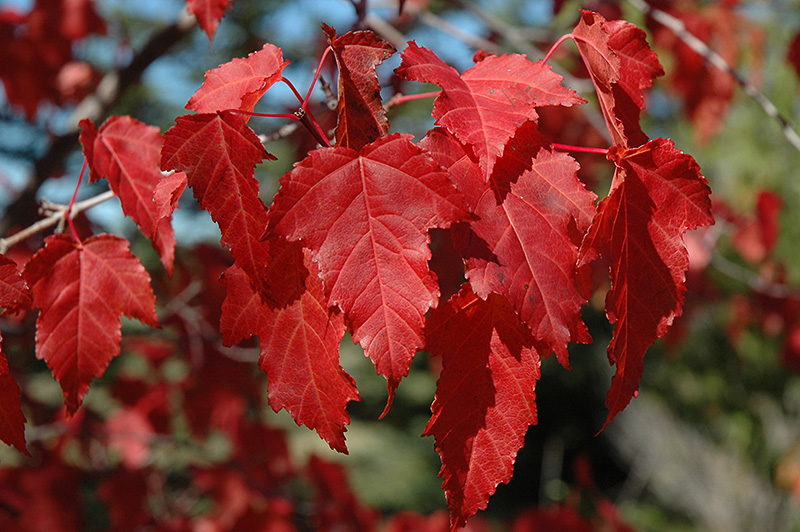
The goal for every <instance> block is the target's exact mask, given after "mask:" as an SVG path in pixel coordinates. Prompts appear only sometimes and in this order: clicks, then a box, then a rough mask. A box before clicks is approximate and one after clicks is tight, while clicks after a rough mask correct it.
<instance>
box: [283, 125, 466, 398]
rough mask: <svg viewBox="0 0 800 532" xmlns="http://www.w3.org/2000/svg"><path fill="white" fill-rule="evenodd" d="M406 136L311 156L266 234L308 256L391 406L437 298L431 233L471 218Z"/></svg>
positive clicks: (289, 179)
mask: <svg viewBox="0 0 800 532" xmlns="http://www.w3.org/2000/svg"><path fill="white" fill-rule="evenodd" d="M410 137H411V136H410V135H401V134H394V135H389V136H387V137H382V138H380V139H378V140H377V141H375V142H373V143H372V144H368V145H366V146H364V148H362V149H361V151H360V152H359V151H355V150H352V149H350V148H344V147H336V148H321V149H318V150H315V151H313V152H311V154H309V156H308V157H307V158H306V159H305V160H304V161H302V162H300V163H299V164H297V165H296V166H295V168H294V169H293V170H292V171H291V172H289V173H287V174H286V175H285V176H283V178H281V188H280V190H279V191H278V193H277V194H276V196H275V201H274V203H273V205H272V207H271V209H270V225H269V229H270V231H274V232H276V233H278V234H281V235H283V236H285V237H286V238H288V239H289V240H299V239H302V240H303V242H304V244H305V245H307V246H308V247H309V248H310V249H311V250H312V252H313V258H314V261H315V262H317V263H318V264H319V270H320V276H321V277H322V280H323V283H324V286H325V292H326V294H327V295H328V305H331V306H333V305H336V306H338V307H339V308H340V309H342V310H343V311H344V313H345V318H346V320H347V323H348V325H349V327H350V329H351V331H352V333H353V339H354V341H356V342H359V343H360V344H361V346H362V347H363V348H364V350H365V351H366V354H367V356H369V357H370V358H371V359H372V361H373V363H374V364H375V366H376V369H377V371H378V373H380V374H381V375H383V376H384V377H386V378H387V380H388V381H389V383H388V384H389V390H390V395H389V403H391V399H392V397H393V393H394V389H395V388H396V387H397V384H398V383H399V382H400V379H402V378H403V377H404V376H406V375H407V374H408V368H409V364H410V363H411V359H412V358H413V356H414V354H415V353H416V351H417V349H419V348H421V347H422V345H423V344H424V341H423V323H424V316H425V313H426V312H427V310H428V309H429V308H431V307H433V306H435V305H436V304H437V301H438V297H439V289H438V286H437V284H436V281H435V279H433V276H432V275H431V273H430V271H429V269H428V263H427V261H428V259H430V250H429V248H428V239H427V235H426V232H427V231H428V229H431V228H433V227H445V226H448V225H449V224H450V223H452V222H454V221H458V220H463V219H465V218H467V217H468V213H467V212H466V208H465V206H464V203H463V199H462V198H461V196H460V195H459V194H458V193H457V192H456V190H455V188H454V187H453V185H452V183H451V182H450V181H449V180H448V178H447V174H446V173H445V172H443V171H442V170H441V168H440V167H439V166H438V165H437V164H436V163H435V162H434V161H433V159H431V158H430V156H428V155H427V154H426V153H424V152H423V151H422V150H420V149H419V148H418V147H416V146H414V144H412V143H411V140H410ZM388 406H389V405H388V404H387V408H388Z"/></svg>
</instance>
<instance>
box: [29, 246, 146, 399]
mask: <svg viewBox="0 0 800 532" xmlns="http://www.w3.org/2000/svg"><path fill="white" fill-rule="evenodd" d="M23 276H24V278H25V281H27V283H28V285H29V286H30V287H31V292H32V293H33V306H34V307H36V308H38V309H40V312H39V317H38V318H37V320H36V357H37V358H39V359H43V360H44V361H45V362H47V365H48V366H49V367H50V369H51V371H52V372H53V376H54V377H55V378H56V380H57V381H58V382H59V383H60V384H61V389H62V390H63V392H64V398H65V402H66V406H67V411H68V413H69V414H73V413H75V411H76V410H77V409H78V406H80V404H81V402H82V401H83V396H84V395H85V394H86V392H87V391H88V389H89V383H90V382H91V381H92V379H94V378H95V377H99V376H101V375H102V374H103V373H104V372H105V369H106V367H107V366H108V363H109V362H111V359H112V358H114V357H115V356H117V355H118V354H119V351H120V338H121V328H122V327H121V324H120V316H121V315H122V314H124V315H125V316H128V317H130V318H136V319H138V320H139V321H141V322H142V323H145V324H147V325H150V326H152V327H158V318H157V317H156V309H155V303H156V302H155V296H154V295H153V289H152V288H151V287H150V276H149V275H148V274H147V271H146V270H145V269H144V267H143V266H142V264H141V262H139V259H138V258H136V257H135V256H134V255H133V254H132V253H131V252H130V251H129V250H128V242H127V241H126V240H123V239H121V238H117V237H115V236H112V235H99V236H95V237H91V238H89V239H88V240H86V241H85V242H84V243H83V244H79V243H77V242H75V241H74V240H73V239H72V237H69V236H66V235H53V236H50V237H48V238H47V239H45V245H44V247H43V248H42V249H40V250H39V251H38V252H37V253H36V255H34V256H33V258H32V259H31V260H30V262H28V264H27V265H26V266H25V271H24V273H23Z"/></svg>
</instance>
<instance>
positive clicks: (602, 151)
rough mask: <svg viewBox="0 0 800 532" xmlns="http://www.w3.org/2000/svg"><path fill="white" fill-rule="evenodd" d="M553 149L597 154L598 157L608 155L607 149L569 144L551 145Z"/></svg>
mask: <svg viewBox="0 0 800 532" xmlns="http://www.w3.org/2000/svg"><path fill="white" fill-rule="evenodd" d="M553 148H555V149H557V150H566V151H577V152H582V153H597V154H600V155H607V154H608V148H587V147H585V146H571V145H569V144H553Z"/></svg>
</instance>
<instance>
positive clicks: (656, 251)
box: [579, 139, 714, 425]
mask: <svg viewBox="0 0 800 532" xmlns="http://www.w3.org/2000/svg"><path fill="white" fill-rule="evenodd" d="M609 157H610V158H611V159H612V160H613V161H614V162H615V163H616V165H617V171H616V174H615V176H614V181H613V183H612V189H611V192H610V194H609V195H608V197H607V198H605V199H604V200H603V201H602V202H600V205H599V211H598V213H597V215H596V216H595V218H594V220H593V221H592V226H591V228H590V229H589V232H588V233H587V235H586V238H585V239H584V241H583V244H582V246H581V250H580V259H579V261H580V263H582V264H586V263H588V262H590V261H592V260H593V259H594V258H595V257H596V256H597V255H598V254H602V255H605V256H606V257H608V259H609V261H610V263H611V266H610V276H611V290H610V291H609V293H608V295H607V296H606V314H607V315H608V319H609V321H610V322H611V323H615V324H616V327H615V328H614V336H613V338H612V340H611V343H610V344H609V346H608V358H609V360H610V361H611V363H612V364H616V365H617V370H616V374H615V375H614V378H613V380H612V381H611V389H610V390H609V392H608V396H607V398H606V407H607V408H608V411H609V415H608V419H607V420H606V425H608V423H609V422H610V421H611V419H613V418H614V416H616V415H617V414H618V413H619V412H621V411H622V409H623V408H625V406H626V405H627V404H628V402H629V401H630V400H631V398H632V397H633V396H634V395H635V394H636V391H637V390H638V388H639V379H640V378H641V376H642V370H643V367H644V366H643V364H644V355H645V352H646V351H647V348H648V347H650V345H651V344H652V343H653V342H654V341H655V340H656V339H658V338H661V337H662V336H664V334H666V332H667V329H668V328H669V326H670V325H671V324H672V320H673V319H674V318H675V317H676V316H679V315H680V314H681V310H682V308H683V294H684V292H685V291H686V287H685V280H686V269H687V268H688V266H689V261H688V254H687V252H686V247H685V246H684V244H683V239H682V236H683V234H684V233H685V232H686V230H688V229H694V228H696V227H699V226H703V225H711V224H713V223H714V219H713V217H712V215H711V202H710V200H709V194H710V192H711V191H710V190H709V188H708V184H707V183H706V180H705V178H704V177H703V176H702V175H701V174H700V167H699V166H698V165H697V163H696V162H695V160H694V159H693V158H692V157H691V156H690V155H687V154H685V153H683V152H681V151H679V150H677V149H676V148H675V147H674V145H673V143H672V142H671V141H669V140H665V139H656V140H652V141H650V142H648V143H647V144H645V145H644V146H641V147H639V148H636V149H632V150H625V149H617V148H616V147H614V148H612V149H611V150H610V155H609Z"/></svg>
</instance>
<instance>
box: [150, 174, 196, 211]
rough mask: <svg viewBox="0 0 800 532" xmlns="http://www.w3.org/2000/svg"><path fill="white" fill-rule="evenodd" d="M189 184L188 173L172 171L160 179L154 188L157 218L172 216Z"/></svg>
mask: <svg viewBox="0 0 800 532" xmlns="http://www.w3.org/2000/svg"><path fill="white" fill-rule="evenodd" d="M188 184H189V182H188V180H187V178H186V174H185V173H183V172H172V173H171V174H169V175H167V176H165V177H164V178H163V179H160V180H159V181H158V183H156V188H155V190H153V202H154V203H155V204H156V219H157V220H159V221H160V220H161V219H162V218H171V217H172V213H173V212H175V209H177V208H178V200H180V199H181V194H183V191H184V190H186V186H187V185H188Z"/></svg>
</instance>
